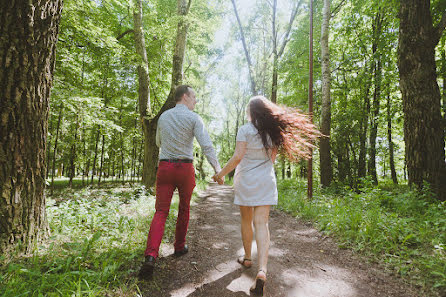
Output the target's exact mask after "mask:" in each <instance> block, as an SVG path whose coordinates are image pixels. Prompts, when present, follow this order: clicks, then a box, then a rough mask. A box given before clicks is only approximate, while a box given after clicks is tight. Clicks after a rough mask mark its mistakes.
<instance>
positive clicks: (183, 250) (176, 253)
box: [173, 244, 189, 257]
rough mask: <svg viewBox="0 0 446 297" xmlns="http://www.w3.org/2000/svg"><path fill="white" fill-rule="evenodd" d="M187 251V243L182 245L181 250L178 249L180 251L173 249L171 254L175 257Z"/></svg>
mask: <svg viewBox="0 0 446 297" xmlns="http://www.w3.org/2000/svg"><path fill="white" fill-rule="evenodd" d="M188 252H189V247H188V246H187V244H185V245H184V248H183V249H182V250H180V251H175V252H174V253H173V255H174V256H176V257H180V256H182V255H185V254H187V253H188Z"/></svg>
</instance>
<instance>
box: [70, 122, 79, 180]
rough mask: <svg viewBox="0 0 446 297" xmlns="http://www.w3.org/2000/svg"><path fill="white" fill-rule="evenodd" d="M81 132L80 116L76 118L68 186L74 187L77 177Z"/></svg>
mask: <svg viewBox="0 0 446 297" xmlns="http://www.w3.org/2000/svg"><path fill="white" fill-rule="evenodd" d="M78 130H79V116H76V124H75V125H74V140H73V144H72V145H71V155H70V180H69V181H68V186H69V187H70V188H72V187H73V178H74V176H75V175H76V142H77V131H78Z"/></svg>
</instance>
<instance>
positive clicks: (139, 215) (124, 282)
mask: <svg viewBox="0 0 446 297" xmlns="http://www.w3.org/2000/svg"><path fill="white" fill-rule="evenodd" d="M205 185H206V183H205V182H197V190H200V189H203V188H204V187H205ZM154 205H155V199H154V197H153V196H151V195H150V194H148V193H147V192H146V191H145V189H144V187H141V186H140V185H139V184H134V186H133V187H130V186H129V185H128V184H127V185H125V186H123V185H116V184H107V186H104V188H96V189H93V188H83V189H80V190H72V189H65V190H61V191H58V192H57V193H56V195H54V196H53V197H51V198H48V199H47V214H48V221H49V227H50V230H51V235H50V237H49V239H48V240H46V241H45V242H44V243H43V244H42V245H41V246H39V247H37V248H36V250H35V252H34V253H33V255H32V256H29V257H23V256H18V255H16V256H14V257H13V258H12V259H11V260H10V261H8V263H4V264H3V265H2V266H1V267H0V296H14V297H16V296H135V295H136V294H137V292H138V291H139V288H138V283H137V281H136V279H135V277H134V276H135V274H136V273H137V271H138V269H139V265H140V264H141V263H142V260H143V251H144V249H145V244H146V239H147V232H148V230H149V226H150V222H151V219H152V216H153V214H154ZM177 213H178V197H177V196H176V197H175V196H174V199H173V200H172V206H171V211H170V214H169V217H168V219H167V222H166V228H165V236H164V241H165V242H169V243H171V242H172V240H173V237H174V232H175V223H176V216H177Z"/></svg>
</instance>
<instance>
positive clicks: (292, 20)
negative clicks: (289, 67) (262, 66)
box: [278, 1, 302, 57]
mask: <svg viewBox="0 0 446 297" xmlns="http://www.w3.org/2000/svg"><path fill="white" fill-rule="evenodd" d="M301 4H302V1H299V2H297V4H296V7H295V8H294V10H293V11H292V13H291V16H290V22H289V23H288V27H287V31H286V33H285V37H284V39H283V42H282V45H281V46H280V50H279V54H278V56H279V57H280V56H282V54H283V51H284V50H285V46H286V44H287V43H288V41H289V35H290V32H291V28H292V27H293V23H294V20H295V19H296V15H297V11H298V10H299V7H300V5H301Z"/></svg>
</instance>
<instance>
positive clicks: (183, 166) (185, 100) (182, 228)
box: [139, 85, 221, 278]
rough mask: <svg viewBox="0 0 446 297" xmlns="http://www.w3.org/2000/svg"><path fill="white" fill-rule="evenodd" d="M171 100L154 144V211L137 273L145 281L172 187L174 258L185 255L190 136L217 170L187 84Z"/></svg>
mask: <svg viewBox="0 0 446 297" xmlns="http://www.w3.org/2000/svg"><path fill="white" fill-rule="evenodd" d="M175 101H176V102H177V103H176V106H175V107H174V108H172V109H170V110H167V111H165V112H164V113H163V114H162V115H161V116H160V118H159V120H158V128H157V133H156V144H157V145H158V146H159V147H160V154H159V159H160V160H159V165H158V172H157V176H156V204H155V210H156V212H155V215H154V217H153V220H152V223H151V225H150V231H149V235H148V238H147V248H146V251H145V252H144V256H145V262H144V264H143V265H142V267H141V270H140V273H139V275H140V277H142V278H149V277H150V276H151V275H152V273H153V269H154V267H155V261H156V258H157V257H158V251H159V247H160V244H161V239H162V237H163V234H164V225H165V223H166V218H167V216H168V214H169V208H170V203H171V200H172V195H173V192H174V191H175V189H176V188H178V193H179V196H180V204H179V209H178V218H177V224H176V230H175V244H174V248H175V252H174V255H175V256H181V255H184V254H186V253H187V252H188V246H187V245H186V233H187V227H188V225H189V208H190V199H191V196H192V191H193V189H194V187H195V171H194V167H193V140H194V137H195V138H197V140H198V143H199V144H200V146H201V149H202V151H203V153H204V154H205V155H206V158H207V160H208V161H209V163H210V164H211V165H212V167H213V168H214V171H215V173H217V172H220V170H221V167H220V164H219V163H218V159H217V156H216V154H215V150H214V148H213V146H212V142H211V139H210V138H209V135H208V133H207V131H206V128H205V127H204V125H203V121H202V119H201V118H200V116H199V115H198V114H196V113H194V112H193V111H192V110H194V108H195V104H197V100H196V98H195V92H194V90H193V89H192V88H191V87H190V86H188V85H181V86H178V87H177V88H176V89H175Z"/></svg>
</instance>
